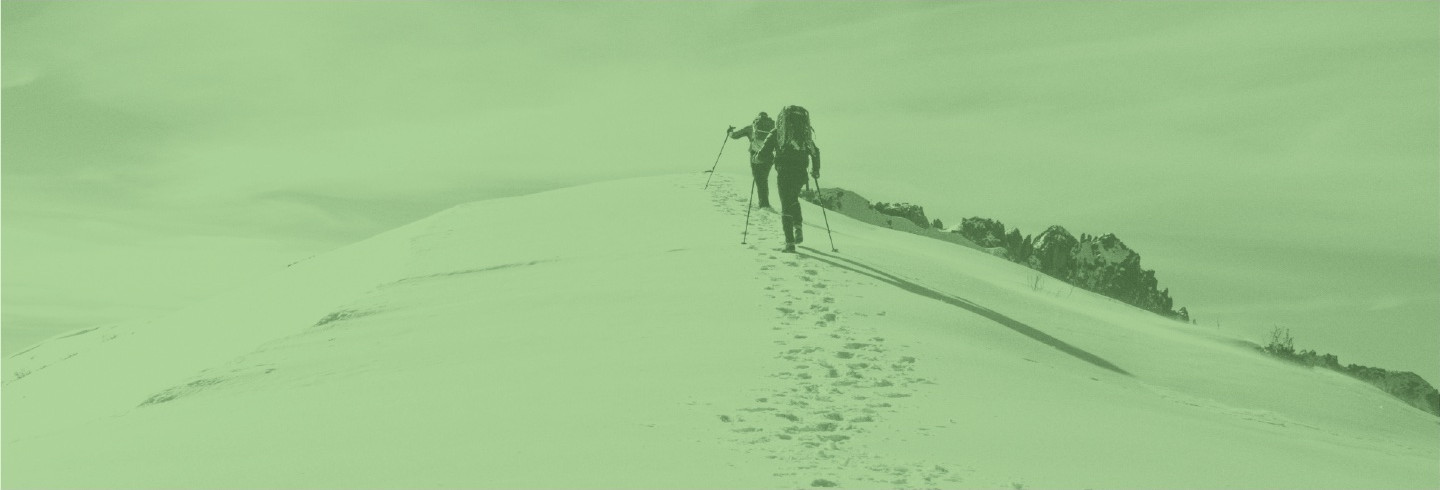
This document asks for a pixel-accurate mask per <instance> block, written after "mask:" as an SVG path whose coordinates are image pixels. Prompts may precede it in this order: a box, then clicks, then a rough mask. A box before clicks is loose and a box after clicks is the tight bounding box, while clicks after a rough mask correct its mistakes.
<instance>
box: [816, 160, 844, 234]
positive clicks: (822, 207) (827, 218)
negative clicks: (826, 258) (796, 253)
mask: <svg viewBox="0 0 1440 490" xmlns="http://www.w3.org/2000/svg"><path fill="white" fill-rule="evenodd" d="M815 201H817V202H819V203H820V216H822V217H824V218H825V236H827V237H830V251H831V252H839V251H840V250H838V249H836V248H835V235H831V234H830V215H829V214H826V213H825V200H824V199H821V198H820V178H819V177H815Z"/></svg>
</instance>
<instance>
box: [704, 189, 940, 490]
mask: <svg viewBox="0 0 1440 490" xmlns="http://www.w3.org/2000/svg"><path fill="white" fill-rule="evenodd" d="M767 218H773V219H762V220H760V221H761V222H760V224H759V226H758V228H761V229H762V233H770V232H771V231H773V230H767V229H768V228H773V227H774V223H773V222H774V221H778V218H774V217H767ZM752 248H756V249H758V250H763V247H755V246H752ZM757 253H758V254H759V255H758V257H760V261H761V265H760V270H761V273H762V275H763V277H765V278H767V279H768V282H769V285H768V286H767V287H766V288H765V289H766V291H767V293H768V296H769V297H770V298H771V299H773V300H774V301H775V302H776V304H775V306H774V308H775V311H776V312H777V315H778V317H779V318H778V326H776V327H774V333H775V335H776V340H774V343H775V344H776V345H777V347H778V351H777V352H776V355H775V356H776V358H777V359H778V360H779V362H780V365H781V366H784V368H783V370H781V371H778V372H776V373H774V374H771V375H770V376H771V377H773V378H776V379H779V380H783V381H784V382H782V383H778V384H776V386H778V387H779V388H777V389H775V390H773V391H771V392H769V393H765V394H764V396H759V397H756V398H755V399H754V401H753V403H752V404H750V405H749V406H745V407H741V408H738V409H736V411H735V413H734V414H732V415H722V416H721V417H720V419H721V420H720V421H721V422H722V423H726V424H729V425H731V426H733V428H732V429H731V431H732V432H733V433H734V434H735V435H736V438H737V440H739V441H741V442H744V443H747V444H751V445H754V446H755V447H756V448H757V449H758V450H762V451H766V452H769V453H770V454H769V455H768V457H769V458H771V459H777V460H780V461H782V462H783V463H786V464H785V465H784V466H786V467H787V468H788V469H787V471H785V472H782V473H779V474H777V475H776V476H781V477H794V478H795V479H796V481H797V483H798V484H800V485H802V486H836V485H844V486H851V485H860V486H876V485H881V486H905V487H914V486H947V485H948V486H953V485H954V484H955V483H956V482H959V481H960V477H959V475H956V474H953V473H952V471H951V470H950V469H948V468H946V467H945V466H943V465H935V464H928V463H914V464H907V465H901V466H896V465H893V464H882V463H880V462H881V461H892V462H893V458H881V457H877V456H876V455H873V454H868V453H866V452H865V451H864V450H863V449H860V448H861V447H863V445H861V444H857V442H858V439H860V438H863V437H865V435H866V434H868V433H869V432H870V427H871V426H872V425H874V424H875V423H876V422H877V421H881V420H883V419H884V418H885V416H886V415H889V414H893V413H897V411H898V410H899V409H901V408H903V404H904V403H905V400H906V399H907V398H910V397H911V396H913V395H914V394H915V393H916V391H917V390H918V389H919V386H920V385H925V384H933V383H932V382H931V381H930V380H927V379H924V378H921V377H917V376H916V375H915V373H914V366H915V364H916V362H917V361H916V359H915V358H914V357H910V356H904V355H899V354H897V353H892V352H891V349H890V348H889V347H887V343H886V339H885V337H884V336H883V333H882V332H878V331H876V330H875V329H874V328H873V327H866V326H862V325H859V324H858V323H859V322H851V321H849V318H848V317H849V315H848V314H846V313H844V312H842V311H841V310H840V309H838V308H837V306H836V304H835V297H834V296H832V295H831V293H830V291H829V289H830V281H828V280H826V279H825V278H824V277H823V276H822V272H821V271H822V270H823V269H822V268H820V267H815V266H814V265H812V264H813V262H812V263H810V264H806V265H802V264H805V261H806V259H804V258H803V257H797V256H789V255H786V254H783V253H775V252H757ZM855 316H857V317H858V316H862V315H855Z"/></svg>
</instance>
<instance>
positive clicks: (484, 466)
mask: <svg viewBox="0 0 1440 490" xmlns="http://www.w3.org/2000/svg"><path fill="white" fill-rule="evenodd" d="M704 180H705V179H704V176H703V175H677V176H666V177H653V178H641V179H631V180H622V181H614V182H607V183H600V184H593V185H587V186H581V187H574V188H568V189H561V190H556V191H550V192H544V193H539V194H534V195H529V196H523V197H517V198H508V199H500V200H493V201H483V202H477V203H472V204H468V205H463V206H459V207H456V208H453V209H450V210H447V211H445V212H442V213H439V214H437V215H434V216H431V217H429V218H426V219H424V220H421V221H418V222H416V223H413V224H410V225H407V226H405V227H402V228H399V229H396V230H393V231H390V232H388V233H385V234H382V235H379V236H376V237H374V238H372V239H369V240H366V241H364V242H360V243H358V244H355V245H352V246H350V247H347V248H344V249H341V250H338V251H335V252H333V253H330V254H326V255H323V256H319V257H316V258H313V259H311V260H308V261H305V262H302V263H299V264H296V265H294V266H293V267H291V268H288V269H286V270H284V271H281V272H279V273H278V274H276V275H274V276H273V277H270V278H269V279H267V280H264V281H261V282H259V283H257V284H254V285H252V286H250V287H247V288H243V289H241V290H237V291H235V292H233V293H231V294H228V295H225V296H222V297H219V298H215V299H213V300H211V301H208V302H205V303H202V304H199V305H196V306H195V307H193V308H190V309H187V310H185V311H183V312H181V313H178V314H175V315H172V316H169V317H165V318H159V319H156V320H153V321H148V322H139V323H133V324H124V325H113V326H107V327H101V328H95V329H89V330H82V331H77V332H73V333H70V334H67V335H64V336H61V337H57V338H54V339H51V340H49V341H47V342H45V343H42V344H40V345H38V346H36V347H35V348H32V349H29V350H27V351H24V352H21V353H18V354H16V355H15V356H12V357H10V358H8V359H6V360H5V362H4V371H5V376H4V385H3V441H4V446H3V461H0V465H3V466H0V468H3V477H0V484H3V485H4V486H6V487H265V488H274V487H330V488H333V487H367V488H373V487H617V486H623V487H809V486H812V485H828V484H836V485H839V486H847V487H875V486H927V487H930V486H938V487H965V488H974V487H992V488H993V487H1004V488H1009V487H1012V486H1014V485H1023V486H1025V487H1026V488H1045V487H1073V488H1085V487H1091V488H1119V487H1128V488H1134V487H1148V488H1162V487H1187V488H1197V487H1243V488H1257V487H1284V488H1302V487H1313V488H1384V487H1430V488H1433V487H1437V486H1440V421H1437V419H1436V418H1435V417H1432V416H1430V415H1428V414H1425V413H1423V412H1421V411H1419V410H1417V409H1414V408H1412V407H1410V406H1408V405H1406V404H1404V403H1402V402H1399V401H1397V400H1394V399H1392V398H1390V397H1389V396H1388V395H1385V394H1384V393H1382V392H1380V391H1379V390H1377V389H1375V388H1373V387H1371V386H1369V385H1367V384H1364V383H1362V382H1359V381H1356V380H1353V379H1350V378H1348V377H1345V376H1343V375H1339V374H1336V373H1332V372H1329V371H1325V370H1309V369H1305V368H1301V367H1296V366H1292V365H1288V364H1284V363H1281V362H1278V361H1275V360H1272V359H1270V358H1267V357H1264V356H1261V355H1258V354H1256V353H1255V352H1254V351H1253V349H1251V348H1250V347H1249V346H1247V345H1245V343H1244V342H1242V341H1240V340H1237V339H1230V338H1225V337H1221V336H1218V335H1215V334H1213V333H1208V332H1205V331H1204V330H1201V329H1197V328H1196V327H1192V326H1187V325H1183V324H1178V323H1173V322H1171V321H1168V320H1165V319H1163V318H1160V317H1159V316H1156V315H1153V314H1150V313H1146V312H1143V311H1140V310H1137V309H1134V308H1132V307H1129V306H1126V305H1123V304H1121V303H1119V302H1116V301H1113V300H1110V299H1107V298H1104V297H1100V296H1097V295H1094V294H1091V293H1087V292H1085V291H1081V290H1072V289H1071V288H1070V287H1069V286H1068V285H1064V284H1062V283H1060V282H1059V281H1049V282H1045V283H1043V284H1042V287H1040V288H1038V289H1037V288H1034V287H1033V281H1031V280H1029V278H1030V276H1031V274H1033V271H1031V270H1029V269H1027V268H1024V267H1021V266H1018V265H1016V264H1012V263H1010V262H1008V261H1005V260H1003V259H998V258H995V257H991V256H989V255H987V254H985V253H984V252H981V251H976V250H972V249H968V248H965V247H959V246H956V245H953V244H950V243H945V242H941V241H936V240H932V239H928V238H923V237H919V236H915V235H910V234H906V233H901V232H896V231H893V230H886V229H882V228H877V227H874V226H871V225H868V224H864V223H859V222H856V221H853V220H850V219H848V218H845V217H843V216H839V215H836V214H832V215H830V216H829V221H830V225H831V227H832V228H833V231H834V239H835V244H836V246H837V247H838V248H839V250H840V252H838V253H837V252H831V251H830V247H829V245H828V243H827V241H826V233H825V230H824V227H823V224H822V223H823V221H822V219H821V214H820V209H819V208H816V207H813V206H810V205H808V204H806V208H805V212H806V213H807V214H806V219H807V226H808V228H807V232H806V237H807V239H808V241H807V244H806V245H807V247H806V248H804V249H802V252H803V253H801V254H798V255H788V254H781V253H777V252H774V251H772V248H774V247H777V246H778V245H779V243H778V242H779V240H780V238H779V236H780V232H779V229H778V222H779V216H778V215H775V214H773V213H768V212H759V211H757V212H755V213H753V214H752V215H751V223H750V228H749V231H750V235H749V239H748V240H747V241H748V244H747V245H742V244H741V243H740V240H741V236H740V232H741V231H742V227H743V221H744V216H745V203H746V196H745V192H746V191H747V190H748V189H749V183H748V181H745V180H744V177H742V176H729V175H723V174H722V175H717V176H716V177H715V181H714V182H713V183H712V184H711V188H710V189H709V190H702V189H701V186H702V185H703V182H704Z"/></svg>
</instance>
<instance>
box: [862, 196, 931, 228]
mask: <svg viewBox="0 0 1440 490" xmlns="http://www.w3.org/2000/svg"><path fill="white" fill-rule="evenodd" d="M870 208H871V209H874V210H875V211H878V212H879V213H880V214H884V215H888V216H895V217H897V218H904V219H906V220H908V221H910V222H911V223H915V226H918V227H920V228H922V229H925V228H930V220H929V219H927V218H925V208H924V207H921V206H920V205H918V204H909V203H903V202H897V203H884V202H877V203H875V204H873V205H871V206H870Z"/></svg>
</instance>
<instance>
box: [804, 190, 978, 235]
mask: <svg viewBox="0 0 1440 490" xmlns="http://www.w3.org/2000/svg"><path fill="white" fill-rule="evenodd" d="M800 198H801V199H805V200H807V201H810V202H812V203H815V204H817V205H820V206H823V207H825V208H826V209H830V210H832V211H836V212H839V213H841V214H844V215H846V216H849V217H850V218H852V219H855V220H859V221H863V222H866V223H870V224H872V225H875V226H884V227H886V228H890V229H893V230H898V231H903V232H906V233H914V234H916V235H921V236H927V237H930V238H935V239H938V240H944V241H947V242H951V243H954V244H957V245H962V246H965V247H970V248H981V247H978V246H976V245H975V244H974V243H973V242H971V241H970V240H969V239H966V238H965V237H964V236H961V235H959V234H955V233H948V232H946V231H945V230H944V229H941V228H935V227H933V226H928V225H933V223H926V225H927V226H921V225H920V224H918V223H919V222H924V221H923V220H924V219H925V218H924V217H925V214H924V213H925V210H924V208H920V207H919V206H916V208H917V209H916V210H915V211H918V212H911V211H907V210H905V208H903V207H899V206H897V205H891V204H885V205H884V206H879V207H881V208H883V209H886V210H889V211H891V212H895V213H898V214H899V215H897V214H886V213H883V212H881V211H879V210H877V209H876V207H877V206H876V205H873V204H871V202H870V200H868V199H865V197H863V196H861V195H859V194H856V193H854V192H851V191H847V190H845V189H840V188H834V187H832V188H827V189H821V190H820V192H818V193H816V192H813V191H810V190H805V191H803V192H801V193H800ZM882 204H884V203H882ZM902 206H904V205H902ZM901 215H903V216H901ZM912 215H913V216H912ZM912 217H918V219H920V220H921V221H919V222H917V221H915V220H914V219H912Z"/></svg>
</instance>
